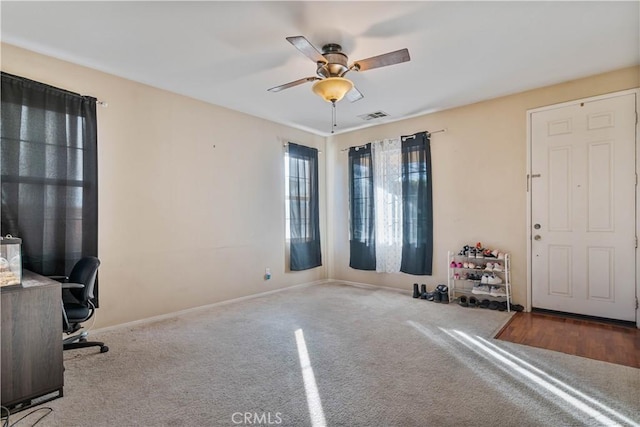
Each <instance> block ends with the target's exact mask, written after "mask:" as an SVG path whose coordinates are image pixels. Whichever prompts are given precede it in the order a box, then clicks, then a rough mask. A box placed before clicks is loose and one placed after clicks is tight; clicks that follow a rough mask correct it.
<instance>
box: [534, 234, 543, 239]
mask: <svg viewBox="0 0 640 427" xmlns="http://www.w3.org/2000/svg"><path fill="white" fill-rule="evenodd" d="M540 239H542V236H540V235H539V234H536V235H535V236H533V240H540Z"/></svg>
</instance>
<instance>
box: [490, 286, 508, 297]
mask: <svg viewBox="0 0 640 427" xmlns="http://www.w3.org/2000/svg"><path fill="white" fill-rule="evenodd" d="M489 295H491V296H492V297H506V296H507V293H506V292H505V291H504V289H503V288H502V287H500V286H491V289H490V290H489Z"/></svg>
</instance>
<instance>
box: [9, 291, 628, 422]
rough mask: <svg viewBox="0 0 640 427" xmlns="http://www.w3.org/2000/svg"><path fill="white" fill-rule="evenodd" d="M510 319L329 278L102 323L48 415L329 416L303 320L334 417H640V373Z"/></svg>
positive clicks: (76, 418)
mask: <svg viewBox="0 0 640 427" xmlns="http://www.w3.org/2000/svg"><path fill="white" fill-rule="evenodd" d="M509 316H510V315H509V314H508V313H504V312H497V311H490V310H483V309H479V308H477V309H473V308H463V307H460V306H458V305H455V304H449V305H442V304H436V303H432V302H427V301H424V300H416V299H413V298H411V291H410V290H407V292H406V293H404V294H403V293H399V292H394V291H390V290H384V289H369V288H359V287H354V286H347V285H340V284H324V285H315V286H309V287H298V288H293V289H289V290H285V291H283V292H279V293H275V294H270V295H267V296H262V297H258V298H254V299H250V300H243V301H239V302H235V303H231V304H227V305H221V306H217V307H211V308H207V309H203V310H199V311H195V312H190V313H188V314H182V315H179V316H176V317H174V318H170V319H167V320H162V321H157V322H153V323H146V324H143V325H138V326H135V327H130V328H121V329H116V330H111V331H105V332H101V333H95V334H92V338H94V339H98V338H99V339H101V340H104V341H105V342H106V343H107V344H108V345H109V347H110V351H109V352H108V353H104V354H99V353H98V352H97V349H84V350H75V351H67V352H65V367H66V371H65V388H64V393H65V396H64V397H63V398H61V399H57V400H54V401H52V402H48V403H45V404H44V405H43V406H50V407H52V408H53V409H54V412H53V413H52V414H51V415H49V416H48V417H47V418H45V419H44V420H43V421H42V422H41V423H40V424H39V425H45V426H65V427H68V426H114V425H117V426H235V425H250V424H248V423H245V421H246V420H245V419H244V418H243V417H244V415H238V414H237V413H241V414H244V413H249V414H252V415H251V417H256V416H257V417H258V418H251V419H250V420H249V421H253V422H254V424H251V425H256V424H260V425H283V426H311V425H313V426H314V427H316V426H319V425H322V423H321V421H322V418H317V415H318V414H317V412H316V413H315V414H316V418H314V419H312V418H311V416H310V409H309V405H308V400H307V392H306V391H305V378H306V379H307V380H309V373H310V372H311V370H310V369H309V368H307V369H306V374H305V376H303V371H302V369H301V359H300V354H299V351H298V348H299V345H298V344H297V341H296V331H297V330H302V334H303V335H304V339H305V342H306V348H307V350H308V357H309V361H310V366H311V369H312V371H313V374H314V378H315V382H316V384H317V391H318V397H319V399H320V402H321V409H318V408H319V407H318V406H317V407H316V410H319V411H321V414H322V415H323V416H324V420H326V425H328V426H402V427H405V426H483V425H502V426H540V425H550V426H582V425H610V424H611V423H614V422H615V423H620V424H622V425H638V424H640V416H639V409H640V397H639V390H640V370H638V369H633V368H629V367H624V366H619V365H613V364H609V363H606V362H599V361H594V360H589V359H583V358H579V357H574V356H569V355H566V354H562V353H555V352H551V351H547V350H542V349H536V348H530V347H524V346H520V345H517V344H512V343H507V342H503V341H498V340H494V339H493V338H492V337H493V335H494V334H495V332H497V330H498V329H499V328H500V326H502V325H503V324H504V323H505V321H506V320H508V319H509ZM299 334H300V333H299ZM514 357H517V358H518V359H515V358H514ZM527 364H529V365H527ZM536 369H538V370H539V371H538V370H536ZM309 393H311V394H312V395H313V393H312V389H311V391H310V392H309ZM234 414H236V415H235V416H234ZM253 414H256V415H253ZM21 415H22V413H19V414H16V415H15V416H14V417H15V418H18V417H19V416H21ZM260 417H262V418H260ZM269 417H270V418H269ZM29 419H32V421H35V419H37V414H33V415H31V416H30V417H29ZM29 419H27V420H26V421H27V425H30V423H29V422H28V420H29ZM314 420H315V421H316V422H315V423H314ZM318 420H319V421H320V422H318ZM239 421H240V422H239ZM256 421H257V422H256ZM260 421H262V422H260ZM269 421H270V422H271V424H269Z"/></svg>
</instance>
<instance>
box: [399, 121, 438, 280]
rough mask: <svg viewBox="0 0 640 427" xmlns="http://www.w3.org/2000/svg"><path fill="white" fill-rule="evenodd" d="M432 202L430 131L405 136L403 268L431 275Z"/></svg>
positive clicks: (403, 164)
mask: <svg viewBox="0 0 640 427" xmlns="http://www.w3.org/2000/svg"><path fill="white" fill-rule="evenodd" d="M432 264H433V205H432V189H431V145H430V141H429V135H428V134H427V133H426V132H421V133H418V134H416V135H415V138H412V137H410V138H407V137H402V265H401V266H400V271H402V272H404V273H409V274H416V275H425V274H426V275H430V274H431V271H432Z"/></svg>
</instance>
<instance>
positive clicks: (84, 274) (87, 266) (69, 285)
mask: <svg viewBox="0 0 640 427" xmlns="http://www.w3.org/2000/svg"><path fill="white" fill-rule="evenodd" d="M99 266H100V260H99V259H98V258H96V257H85V258H82V259H81V260H80V261H78V262H77V263H76V264H75V265H74V266H73V269H72V270H71V274H70V275H69V277H63V276H51V278H53V279H56V280H58V281H61V282H62V306H63V310H62V322H63V329H64V332H65V333H66V334H67V335H72V334H74V333H76V332H78V331H79V330H80V329H82V325H81V324H82V323H83V322H86V321H87V320H89V319H90V318H91V316H93V314H94V312H95V310H96V307H95V306H94V305H93V302H92V301H91V299H92V298H93V287H94V286H95V283H96V276H97V274H98V267H99ZM87 335H88V332H87V331H84V332H81V333H79V334H76V335H73V336H70V337H69V338H65V339H64V340H63V341H62V343H63V348H64V349H65V350H71V349H74V348H85V347H100V353H106V352H107V351H109V347H107V346H106V345H104V343H103V342H99V341H87Z"/></svg>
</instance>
